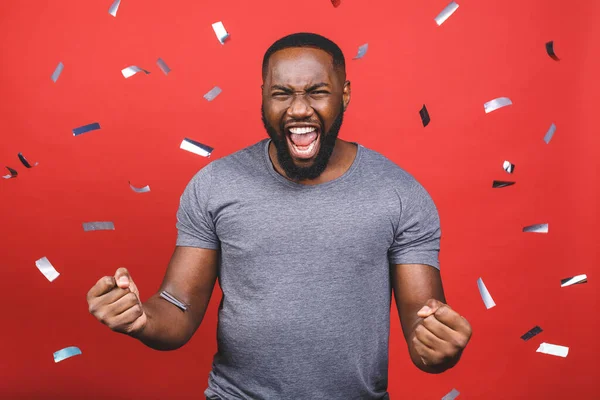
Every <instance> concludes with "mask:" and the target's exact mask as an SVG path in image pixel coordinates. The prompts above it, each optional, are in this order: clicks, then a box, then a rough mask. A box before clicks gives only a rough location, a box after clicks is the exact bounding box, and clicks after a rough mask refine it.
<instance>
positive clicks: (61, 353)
mask: <svg viewBox="0 0 600 400" xmlns="http://www.w3.org/2000/svg"><path fill="white" fill-rule="evenodd" d="M79 354H81V350H79V347H75V346H70V347H65V348H64V349H61V350H58V351H55V352H54V362H55V363H57V362H61V361H62V360H66V359H67V358H70V357H73V356H77V355H79Z"/></svg>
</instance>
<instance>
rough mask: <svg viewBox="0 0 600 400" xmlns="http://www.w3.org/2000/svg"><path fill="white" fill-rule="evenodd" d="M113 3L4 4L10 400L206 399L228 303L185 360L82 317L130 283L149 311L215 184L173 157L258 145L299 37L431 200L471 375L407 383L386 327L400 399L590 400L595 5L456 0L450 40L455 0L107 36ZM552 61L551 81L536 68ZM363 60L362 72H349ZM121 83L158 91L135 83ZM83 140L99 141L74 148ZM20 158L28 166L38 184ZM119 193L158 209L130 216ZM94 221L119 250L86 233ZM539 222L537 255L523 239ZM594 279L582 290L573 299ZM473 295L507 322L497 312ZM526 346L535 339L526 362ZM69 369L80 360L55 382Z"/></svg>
mask: <svg viewBox="0 0 600 400" xmlns="http://www.w3.org/2000/svg"><path fill="white" fill-rule="evenodd" d="M49 3H52V4H49ZM111 3H112V0H102V1H93V2H89V1H76V0H61V1H55V2H46V1H34V0H29V1H18V2H17V1H3V2H1V3H0V34H1V35H2V60H3V61H2V64H1V66H0V89H1V93H2V96H1V100H0V101H1V106H0V122H1V135H2V136H1V143H2V144H1V146H0V165H8V166H11V167H13V168H16V169H17V170H18V171H19V176H18V178H17V179H11V180H6V181H5V180H0V201H1V202H2V208H1V209H2V211H0V218H1V219H0V223H1V228H2V229H1V234H2V250H1V257H0V267H1V272H2V283H1V285H2V287H1V289H2V290H1V291H0V302H1V304H2V313H3V323H2V333H1V335H2V336H1V338H2V341H1V346H2V349H1V353H2V356H1V357H0V376H2V378H1V379H0V397H2V398H7V399H80V398H84V397H90V398H97V399H108V398H112V399H133V398H146V399H159V398H169V399H176V398H181V399H184V398H203V397H202V392H203V391H204V389H205V387H206V385H207V377H208V372H209V369H210V365H211V359H212V355H213V354H214V352H215V351H216V341H215V329H216V310H217V306H218V302H219V300H220V291H219V290H218V289H217V290H215V292H214V293H215V294H214V296H213V299H212V301H211V304H210V309H209V311H208V313H207V315H206V318H205V321H204V323H203V325H202V326H201V327H200V329H199V331H198V332H197V334H196V335H195V337H194V338H193V339H192V340H191V342H190V343H189V344H188V345H186V346H185V347H184V348H182V349H180V350H178V351H175V352H166V353H162V352H157V351H153V350H150V349H148V348H145V347H144V346H143V345H141V344H140V343H138V342H136V341H134V340H132V339H130V338H128V337H126V336H123V335H119V334H116V333H112V332H111V331H110V330H109V329H108V328H106V327H105V326H102V325H101V324H100V323H98V322H97V321H95V320H94V319H93V317H92V316H90V315H89V314H88V311H87V304H86V301H85V295H86V293H87V290H88V289H89V288H90V287H91V286H92V285H93V284H94V283H95V282H96V280H97V279H98V278H99V277H100V276H102V275H106V274H111V273H113V272H114V270H115V269H116V268H118V267H121V266H125V267H127V268H129V269H130V271H131V272H132V274H133V277H134V279H135V280H136V281H137V283H138V286H139V287H140V289H141V292H142V297H143V298H144V299H145V298H147V297H148V296H149V295H150V294H152V293H153V292H154V291H155V290H156V289H157V288H158V285H159V284H160V281H161V279H162V276H163V273H164V269H165V267H166V265H167V262H168V260H169V257H170V255H171V252H172V250H173V246H174V244H175V237H176V230H175V212H176V210H177V206H178V202H179V196H180V194H181V192H182V190H183V188H184V187H185V185H186V183H187V182H188V180H189V179H190V178H191V177H192V175H193V174H194V173H195V172H196V171H197V170H198V169H199V168H201V167H203V166H204V165H206V164H207V162H208V161H209V160H207V159H205V158H202V157H200V156H197V155H194V154H192V153H188V152H185V151H183V150H180V149H179V144H180V142H181V140H182V139H183V138H184V137H189V138H192V139H195V140H198V141H200V142H203V143H206V144H208V145H210V146H212V147H214V148H215V150H214V152H213V156H212V158H213V159H215V158H219V157H223V156H225V155H227V154H230V153H232V152H233V151H236V150H238V149H241V148H243V147H245V146H247V145H250V144H252V143H255V142H256V141H258V140H260V139H262V138H263V137H266V133H265V132H264V129H263V127H262V123H261V121H260V114H259V106H260V84H261V77H260V63H261V60H262V56H263V53H264V51H265V50H266V48H267V47H268V46H269V45H270V44H271V43H272V42H273V41H274V40H275V39H277V38H279V37H281V36H283V35H285V34H288V33H291V32H295V31H314V32H318V33H321V34H323V35H325V36H328V37H330V38H331V39H333V40H334V41H336V42H337V43H338V44H339V45H340V47H341V48H342V49H343V50H344V52H345V54H346V57H347V59H348V68H347V69H348V75H349V79H350V80H351V81H352V85H353V86H352V87H353V93H352V102H351V104H350V108H349V109H348V111H347V113H346V118H345V121H344V126H343V128H342V131H341V134H340V136H341V137H342V138H343V139H346V140H353V141H358V142H360V143H362V144H363V145H365V146H367V147H370V148H372V149H374V150H377V151H379V152H381V153H383V154H384V155H386V156H387V157H389V158H391V159H392V160H394V161H395V162H397V163H398V164H399V165H401V166H402V167H403V168H405V169H406V170H408V171H409V172H411V173H412V174H414V175H415V176H416V177H417V179H419V180H420V181H421V182H422V183H423V185H424V186H425V187H426V188H427V189H428V191H429V192H430V193H431V195H432V196H433V198H434V200H435V202H436V204H437V206H438V208H439V212H440V216H441V221H442V231H443V239H442V251H441V255H440V257H441V264H442V271H443V272H442V275H443V279H444V284H445V289H446V292H447V297H448V301H449V303H450V304H451V305H452V306H453V307H454V308H455V309H456V310H458V311H459V312H461V313H462V314H463V315H465V316H466V317H467V318H468V319H469V320H470V321H471V324H472V325H473V328H474V336H473V339H472V342H471V344H470V345H469V347H468V349H467V350H466V352H465V354H464V358H463V360H462V361H461V363H460V365H459V366H457V367H456V368H455V369H453V370H451V371H449V372H447V373H445V374H442V375H439V376H434V375H427V374H425V373H422V372H420V371H419V370H417V369H416V368H414V367H413V366H412V364H410V361H409V357H408V354H407V351H406V347H405V344H404V342H403V338H402V336H401V332H400V327H399V322H398V317H397V314H396V313H395V308H393V309H392V311H394V312H393V315H392V330H391V345H390V376H389V378H390V384H389V391H390V393H391V397H392V399H399V398H406V399H439V398H441V397H442V396H443V395H445V394H446V393H447V392H449V391H450V390H451V389H452V388H456V389H458V390H459V391H460V392H461V397H460V398H461V399H463V398H464V399H519V398H523V399H525V398H528V399H532V398H533V399H542V398H552V399H554V398H572V399H590V398H593V397H595V395H596V396H597V393H598V390H599V389H600V388H599V384H598V379H597V377H598V369H597V363H596V359H597V357H598V355H599V354H600V353H599V350H600V349H599V345H598V340H597V330H596V329H597V328H598V294H597V293H598V292H597V290H596V288H597V282H598V280H599V279H600V278H599V274H598V261H599V260H598V250H597V248H598V247H597V242H598V214H597V206H598V181H597V179H598V178H597V172H598V148H599V146H600V139H599V136H598V128H597V122H596V118H595V117H596V115H597V114H598V94H597V93H598V89H599V86H598V80H599V78H598V71H599V70H600V68H599V67H600V63H599V57H598V39H599V38H600V29H599V28H598V25H597V23H596V21H597V20H598V17H600V6H599V5H598V2H596V1H594V0H587V1H579V2H576V3H577V4H576V5H575V3H570V2H567V1H564V0H560V1H559V0H530V1H523V0H504V1H485V2H484V1H477V0H459V4H460V7H459V9H458V10H457V11H456V13H455V14H454V15H452V16H451V17H450V18H449V19H448V20H447V21H446V22H445V23H444V24H443V25H442V26H441V27H438V26H437V25H436V24H435V22H434V17H435V16H436V15H437V14H438V13H439V12H440V11H441V10H442V9H443V8H444V7H445V6H446V5H447V3H448V1H447V0H423V1H412V2H407V1H402V2H400V1H393V0H385V1H356V0H354V1H351V0H343V1H342V5H341V6H340V7H339V8H333V7H332V5H331V3H330V1H329V0H306V1H302V2H292V1H275V0H268V1H264V0H263V1H260V2H259V1H241V0H240V1H227V2H226V1H192V0H188V1H171V2H167V1H165V0H162V1H159V0H152V1H150V0H123V1H122V4H121V7H120V9H119V11H118V14H117V17H116V18H113V17H112V16H110V15H109V14H108V8H109V6H110V4H111ZM219 20H222V21H223V23H224V25H225V27H226V28H227V29H228V31H229V32H230V33H231V39H230V40H229V41H228V42H227V43H226V44H225V45H224V46H222V45H221V44H219V42H218V41H217V39H216V37H215V35H214V33H213V31H212V28H211V24H212V23H213V22H216V21H219ZM549 40H554V42H555V49H556V53H557V54H558V56H559V57H560V58H561V60H560V61H558V62H557V61H554V60H552V59H550V58H549V57H548V55H547V54H546V53H545V47H544V44H545V43H546V42H547V41H549ZM366 42H368V43H369V51H368V53H367V55H366V57H365V58H363V59H361V60H352V57H354V55H355V54H356V50H357V48H358V46H359V45H362V44H363V43H366ZM158 57H161V58H162V59H163V60H165V62H166V63H167V64H168V65H169V66H170V67H171V69H172V72H171V73H170V74H169V75H168V76H165V75H164V74H163V73H162V72H161V71H160V70H159V69H158V67H157V66H156V64H155V62H156V59H157V58H158ZM59 61H62V62H63V63H64V65H65V68H64V71H63V73H62V75H61V77H60V78H59V80H58V82H57V83H56V84H55V83H53V82H52V81H51V80H50V75H51V74H52V72H53V70H54V68H55V66H56V65H57V64H58V62H59ZM129 65H138V66H140V67H142V68H145V69H148V70H150V71H151V74H150V75H147V76H145V75H140V74H138V75H136V76H133V77H132V78H129V79H124V78H123V76H122V75H121V73H120V70H121V69H122V68H125V67H127V66H129ZM215 85H218V86H220V87H221V88H222V89H223V93H222V94H221V95H220V96H219V97H218V98H217V99H216V100H215V101H213V102H211V103H209V102H207V101H205V100H204V99H203V98H202V95H203V94H204V93H205V92H207V91H208V90H209V89H211V88H212V87H213V86H215ZM500 96H506V97H510V98H511V99H512V101H513V103H514V104H513V106H511V107H508V108H504V109H501V110H498V111H495V112H493V113H490V114H485V112H484V109H483V103H484V102H486V101H488V100H491V99H492V98H495V97H500ZM423 103H425V104H427V107H428V109H429V112H430V114H431V119H432V121H431V124H430V125H429V126H428V127H426V128H423V126H422V125H421V121H420V118H419V114H418V111H419V109H420V108H421V106H422V105H423ZM92 122H99V123H100V124H101V126H102V129H101V130H99V131H95V132H90V133H87V134H84V135H82V136H78V137H73V135H72V133H71V129H73V128H75V127H77V126H81V125H85V124H88V123H92ZM551 123H555V124H556V126H557V131H556V134H555V136H554V138H553V139H552V141H551V142H550V144H546V143H544V141H543V137H544V134H545V132H546V130H547V129H548V127H549V126H550V124H551ZM18 152H23V154H24V155H25V157H27V158H28V159H29V160H30V161H32V162H36V161H38V162H39V165H38V166H37V167H35V168H33V169H31V170H26V169H25V168H24V167H23V166H22V165H21V164H20V163H19V160H18V158H17V153H18ZM504 160H509V161H511V162H513V163H514V164H515V165H516V168H515V173H514V175H513V176H509V175H507V174H506V173H505V172H504V171H503V169H502V163H503V161H504ZM3 174H4V173H3ZM513 178H514V180H515V181H516V182H517V183H516V185H514V186H511V187H507V188H502V189H492V188H491V186H492V181H493V180H494V179H497V180H511V179H513ZM128 180H131V181H132V183H133V184H135V185H137V186H143V185H146V184H147V185H150V187H151V189H152V191H151V192H150V193H146V194H136V193H133V192H132V191H131V190H130V189H129V187H128ZM98 220H100V221H102V220H110V221H114V223H115V226H116V230H115V231H111V232H89V233H84V232H83V229H82V226H81V224H82V222H86V221H98ZM545 222H547V223H549V233H548V234H536V233H523V232H522V228H523V227H524V226H526V225H530V224H537V223H545ZM43 256H46V257H48V259H49V260H50V261H51V262H52V263H53V264H54V265H55V266H56V268H57V270H58V271H59V272H60V273H61V275H60V277H59V278H58V279H56V280H55V281H54V282H52V283H50V282H48V281H47V280H46V278H45V277H44V276H43V275H42V274H41V273H40V272H39V271H38V270H37V268H36V267H35V260H37V259H39V258H41V257H43ZM584 273H585V274H587V275H588V279H589V283H588V284H584V285H577V286H573V287H568V288H560V279H561V278H565V277H568V276H573V275H578V274H584ZM479 277H482V278H483V280H484V282H485V284H486V285H487V287H488V289H489V291H490V293H491V294H492V296H493V298H494V300H495V301H496V303H497V306H496V307H495V308H492V309H490V310H486V309H485V307H484V305H483V302H482V301H481V298H480V296H479V293H478V291H477V285H476V281H477V278H479ZM535 325H539V326H541V327H542V329H543V330H544V332H543V333H541V334H540V335H538V336H536V337H535V338H533V339H532V340H530V341H529V342H523V341H522V340H521V339H520V338H519V337H520V336H521V335H522V334H523V333H525V332H526V331H527V330H529V329H530V328H532V327H533V326H535ZM543 341H545V342H548V343H554V344H560V345H564V346H568V347H570V353H569V355H568V357H567V358H565V359H563V358H558V357H553V356H549V355H544V354H540V353H536V349H537V347H538V345H539V344H540V343H541V342H543ZM66 346H78V347H79V348H81V350H82V352H83V354H82V355H81V356H77V357H73V358H71V359H68V360H65V361H63V362H60V363H58V364H55V363H54V361H53V358H52V353H53V352H54V351H56V350H59V349H61V348H63V347H66Z"/></svg>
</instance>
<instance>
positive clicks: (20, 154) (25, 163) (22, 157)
mask: <svg viewBox="0 0 600 400" xmlns="http://www.w3.org/2000/svg"><path fill="white" fill-rule="evenodd" d="M17 156H18V157H19V160H21V162H22V163H23V165H24V166H25V167H26V168H33V167H35V166H36V165H38V164H39V163H37V162H36V163H35V164H33V165H31V164H30V163H29V161H27V159H26V158H25V156H23V153H19V154H17Z"/></svg>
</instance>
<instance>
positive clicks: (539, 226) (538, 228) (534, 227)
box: [523, 224, 548, 233]
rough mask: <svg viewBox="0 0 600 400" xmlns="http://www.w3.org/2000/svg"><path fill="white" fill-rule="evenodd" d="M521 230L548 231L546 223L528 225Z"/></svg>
mask: <svg viewBox="0 0 600 400" xmlns="http://www.w3.org/2000/svg"><path fill="white" fill-rule="evenodd" d="M523 232H535V233H548V224H536V225H529V226H526V227H525V228H523Z"/></svg>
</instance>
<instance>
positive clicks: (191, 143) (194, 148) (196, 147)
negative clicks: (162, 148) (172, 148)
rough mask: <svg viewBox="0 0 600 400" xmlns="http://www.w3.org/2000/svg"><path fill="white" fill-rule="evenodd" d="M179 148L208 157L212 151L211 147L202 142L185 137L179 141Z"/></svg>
mask: <svg viewBox="0 0 600 400" xmlns="http://www.w3.org/2000/svg"><path fill="white" fill-rule="evenodd" d="M179 148H180V149H183V150H187V151H189V152H192V153H194V154H198V155H200V156H202V157H210V153H212V151H213V148H212V147H210V146H207V145H204V144H202V143H198V142H196V141H195V140H192V139H188V138H185V139H183V141H182V142H181V145H180V146H179Z"/></svg>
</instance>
